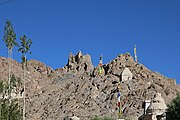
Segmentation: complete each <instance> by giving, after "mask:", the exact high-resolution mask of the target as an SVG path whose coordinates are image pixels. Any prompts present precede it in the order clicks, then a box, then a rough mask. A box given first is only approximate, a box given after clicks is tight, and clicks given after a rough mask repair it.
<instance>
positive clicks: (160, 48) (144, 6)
mask: <svg viewBox="0 0 180 120" xmlns="http://www.w3.org/2000/svg"><path fill="white" fill-rule="evenodd" d="M6 1H8V0H0V4H1V3H3V2H6ZM179 6H180V1H179V0H13V1H12V2H10V3H8V4H3V5H0V39H1V40H0V56H7V55H6V48H5V45H4V43H3V41H2V37H3V28H4V25H5V21H6V19H9V20H10V21H11V22H12V23H13V26H14V30H15V32H16V34H17V41H19V37H20V35H24V34H26V35H27V36H28V37H29V38H31V39H32V41H33V46H32V52H33V54H32V55H31V56H29V57H28V58H29V59H37V60H40V61H42V62H44V63H45V64H47V65H49V66H51V67H52V68H54V69H55V68H59V67H63V66H64V65H65V64H66V63H67V59H68V56H69V53H70V52H72V53H76V52H78V51H79V50H82V52H83V53H85V54H86V53H88V54H90V55H91V57H92V62H93V64H94V65H95V66H96V65H97V63H98V60H99V56H100V54H103V60H104V63H107V62H109V61H111V60H112V59H113V58H115V57H116V56H117V55H118V54H121V53H126V52H130V53H131V54H132V55H133V46H134V44H136V45H137V54H138V58H139V62H140V63H142V64H144V65H145V66H146V67H148V68H149V69H151V70H154V71H159V72H160V73H162V74H163V75H165V76H167V77H170V78H174V79H176V80H177V83H180V73H179V71H180V7H179ZM16 50H17V49H14V59H16V60H18V61H20V58H19V53H17V52H16Z"/></svg>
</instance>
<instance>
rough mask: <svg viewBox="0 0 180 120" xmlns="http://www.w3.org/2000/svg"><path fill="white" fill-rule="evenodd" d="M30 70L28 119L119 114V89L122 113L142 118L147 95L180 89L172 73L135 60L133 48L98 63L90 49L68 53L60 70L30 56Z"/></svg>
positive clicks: (0, 61)
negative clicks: (105, 61)
mask: <svg viewBox="0 0 180 120" xmlns="http://www.w3.org/2000/svg"><path fill="white" fill-rule="evenodd" d="M7 60H8V59H7V58H3V57H1V58H0V77H1V79H3V80H4V81H6V79H7V74H8V70H7V68H8V64H7ZM10 61H11V63H12V71H13V73H14V74H15V75H16V76H19V77H20V76H22V69H21V64H20V63H18V62H16V61H14V60H10ZM99 69H102V71H103V72H102V73H99ZM26 73H27V74H26V81H27V82H26V86H27V87H26V89H27V94H26V103H27V105H26V112H27V120H68V119H69V118H70V117H72V116H77V117H78V118H80V119H81V120H90V118H92V117H93V116H95V115H98V116H111V117H113V118H117V117H118V114H117V113H118V112H117V109H118V108H117V104H116V103H117V93H118V92H119V91H120V92H121V99H122V101H123V102H124V107H123V115H124V117H128V118H129V119H131V120H138V118H139V117H140V116H141V115H142V114H143V113H144V108H143V102H144V101H145V100H151V99H152V98H153V97H154V95H155V94H156V93H161V95H162V98H163V99H164V100H165V103H166V104H168V103H169V102H170V100H172V99H173V98H174V97H176V96H177V94H179V92H180V86H179V85H177V84H176V81H175V80H174V79H170V78H167V77H165V76H163V75H162V74H160V73H157V72H153V71H151V70H149V69H148V68H146V67H145V66H144V65H142V64H140V63H137V62H135V61H134V59H133V58H132V56H131V55H130V54H129V53H126V54H120V55H118V56H117V57H116V58H115V59H113V60H112V61H110V62H109V63H107V64H104V65H103V66H102V67H101V68H100V66H97V67H94V66H93V64H92V62H91V57H90V55H83V54H82V53H81V52H78V53H77V54H76V55H73V54H70V56H69V58H68V63H67V65H66V66H64V67H63V68H59V69H56V70H53V69H52V68H51V67H49V66H46V65H45V64H43V63H41V62H39V61H36V60H30V61H29V62H28V70H27V71H26Z"/></svg>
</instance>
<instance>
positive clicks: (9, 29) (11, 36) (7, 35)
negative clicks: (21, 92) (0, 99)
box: [3, 20, 18, 114]
mask: <svg viewBox="0 0 180 120" xmlns="http://www.w3.org/2000/svg"><path fill="white" fill-rule="evenodd" d="M15 40H16V34H15V32H14V28H13V26H12V23H11V22H10V21H9V20H7V21H6V25H5V27H4V37H3V41H4V42H5V44H6V47H7V50H8V68H9V70H8V71H9V72H8V86H9V88H8V100H9V106H10V103H11V90H10V89H11V63H10V59H12V53H13V47H14V46H18V44H17V42H16V41H15ZM8 114H9V111H8Z"/></svg>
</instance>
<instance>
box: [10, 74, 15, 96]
mask: <svg viewBox="0 0 180 120" xmlns="http://www.w3.org/2000/svg"><path fill="white" fill-rule="evenodd" d="M14 87H16V76H15V75H14V74H12V76H11V79H10V91H9V92H10V93H11V92H12V90H13V88H14Z"/></svg>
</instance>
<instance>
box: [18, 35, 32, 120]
mask: <svg viewBox="0 0 180 120" xmlns="http://www.w3.org/2000/svg"><path fill="white" fill-rule="evenodd" d="M20 40H21V44H20V47H19V49H18V51H20V52H21V53H22V57H21V59H22V69H23V89H24V95H23V120H25V113H26V106H25V105H26V101H25V97H26V80H25V73H26V72H25V71H26V68H27V54H28V53H30V54H31V52H30V47H31V45H32V41H31V39H27V37H26V35H23V36H21V37H20Z"/></svg>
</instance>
